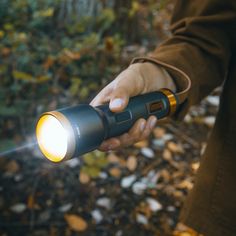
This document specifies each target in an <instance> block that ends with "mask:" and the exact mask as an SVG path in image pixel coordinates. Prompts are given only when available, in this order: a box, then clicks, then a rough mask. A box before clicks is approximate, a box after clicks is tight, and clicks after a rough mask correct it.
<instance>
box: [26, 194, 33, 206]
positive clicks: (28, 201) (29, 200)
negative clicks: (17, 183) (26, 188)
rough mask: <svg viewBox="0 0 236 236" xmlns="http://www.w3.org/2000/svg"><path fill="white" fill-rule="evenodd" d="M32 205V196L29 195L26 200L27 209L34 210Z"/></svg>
mask: <svg viewBox="0 0 236 236" xmlns="http://www.w3.org/2000/svg"><path fill="white" fill-rule="evenodd" d="M34 203H35V200H34V196H33V195H32V194H30V195H29V197H28V200H27V207H28V208H29V209H34Z"/></svg>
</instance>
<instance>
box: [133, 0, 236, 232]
mask: <svg viewBox="0 0 236 236" xmlns="http://www.w3.org/2000/svg"><path fill="white" fill-rule="evenodd" d="M171 30H172V33H173V36H172V37H171V38H170V39H168V40H167V41H166V42H164V43H163V44H162V45H161V46H159V47H158V48H157V49H156V50H155V51H154V53H153V54H152V56H151V57H145V58H138V59H136V60H137V61H140V60H147V61H153V62H155V63H157V64H159V65H164V67H165V68H166V69H167V71H168V72H169V73H170V74H171V75H172V76H173V78H174V80H175V82H176V84H177V86H178V89H179V90H181V89H182V88H183V87H184V85H183V83H184V81H185V79H186V78H184V76H188V77H189V78H190V79H191V82H192V86H191V89H190V92H189V94H188V98H187V100H186V102H185V103H184V105H183V107H182V108H181V110H180V113H179V114H178V116H179V117H182V116H183V114H185V112H186V110H187V108H188V107H189V106H191V105H193V104H196V103H199V101H200V100H201V99H202V98H204V97H205V96H206V95H208V94H209V93H210V92H211V91H212V90H213V89H214V88H216V87H217V86H219V85H221V84H222V83H223V82H224V86H223V92H222V95H221V103H220V109H219V112H218V115H217V118H216V124H215V127H214V129H213V132H212V134H211V136H210V139H209V142H208V147H207V149H206V151H205V154H204V155H203V157H202V162H201V167H200V170H199V172H198V174H197V178H196V183H195V186H194V188H193V190H192V191H191V193H190V194H189V196H188V198H187V201H186V204H185V206H184V209H183V211H182V214H181V221H182V222H184V223H185V224H187V225H189V226H190V227H192V228H194V229H196V230H197V231H198V232H200V233H203V234H204V235H205V236H236V1H235V0H178V1H177V3H176V7H175V11H174V15H173V19H172V27H171ZM163 63H164V64H163ZM173 67H174V68H175V69H173ZM178 70H181V71H182V72H184V73H185V74H186V75H184V74H183V73H178Z"/></svg>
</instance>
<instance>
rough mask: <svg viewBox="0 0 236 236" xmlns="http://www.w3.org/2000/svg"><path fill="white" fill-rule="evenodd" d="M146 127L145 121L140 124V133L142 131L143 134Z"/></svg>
mask: <svg viewBox="0 0 236 236" xmlns="http://www.w3.org/2000/svg"><path fill="white" fill-rule="evenodd" d="M145 125H146V122H145V121H143V122H142V123H141V124H140V131H141V132H143V131H144V129H145Z"/></svg>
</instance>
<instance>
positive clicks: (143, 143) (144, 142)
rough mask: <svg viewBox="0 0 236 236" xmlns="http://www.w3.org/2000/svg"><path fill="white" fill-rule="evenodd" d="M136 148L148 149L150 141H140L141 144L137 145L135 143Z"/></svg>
mask: <svg viewBox="0 0 236 236" xmlns="http://www.w3.org/2000/svg"><path fill="white" fill-rule="evenodd" d="M134 146H135V147H136V148H144V147H147V146H148V140H146V139H145V140H142V141H140V142H137V143H135V144H134Z"/></svg>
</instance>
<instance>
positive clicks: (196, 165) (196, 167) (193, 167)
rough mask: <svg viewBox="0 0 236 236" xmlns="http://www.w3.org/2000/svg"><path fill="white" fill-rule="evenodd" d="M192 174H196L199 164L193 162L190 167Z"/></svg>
mask: <svg viewBox="0 0 236 236" xmlns="http://www.w3.org/2000/svg"><path fill="white" fill-rule="evenodd" d="M191 167H192V169H193V171H194V172H196V171H197V170H198V169H199V167H200V162H195V163H193V164H192V165H191Z"/></svg>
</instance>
